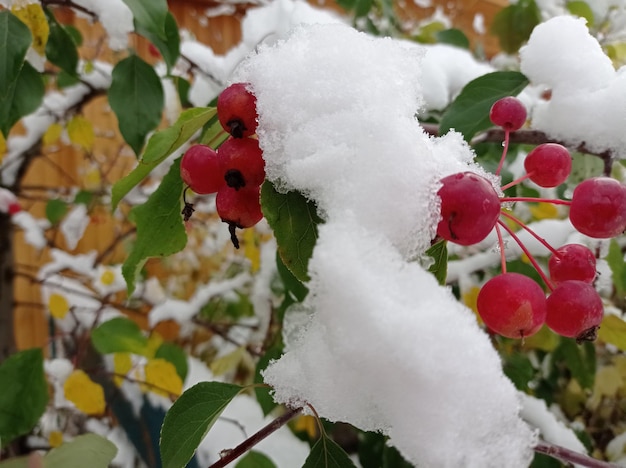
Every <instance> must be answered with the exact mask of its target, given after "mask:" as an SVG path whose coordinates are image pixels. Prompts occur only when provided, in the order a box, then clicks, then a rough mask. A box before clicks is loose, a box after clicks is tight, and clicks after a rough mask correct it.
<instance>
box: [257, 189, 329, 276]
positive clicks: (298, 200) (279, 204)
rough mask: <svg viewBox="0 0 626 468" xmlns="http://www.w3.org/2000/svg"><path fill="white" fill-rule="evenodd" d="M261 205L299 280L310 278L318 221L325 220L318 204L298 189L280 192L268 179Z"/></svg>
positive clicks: (290, 267)
mask: <svg viewBox="0 0 626 468" xmlns="http://www.w3.org/2000/svg"><path fill="white" fill-rule="evenodd" d="M261 208H262V210H263V215H264V216H265V219H267V222H268V223H269V225H270V227H271V228H272V229H273V231H274V236H275V237H276V241H277V243H278V253H279V254H280V258H281V259H282V261H283V263H284V264H285V266H286V267H287V268H288V269H289V271H291V272H292V273H293V274H294V276H295V277H296V278H298V279H299V280H300V281H308V279H309V275H308V272H307V267H308V264H309V258H311V255H312V253H313V248H314V247H315V242H316V241H317V236H318V234H317V225H318V224H319V223H321V222H322V219H321V218H320V217H319V216H318V214H317V210H316V207H315V204H314V203H313V202H311V201H309V200H307V199H306V198H305V197H304V196H303V195H302V194H301V193H298V192H288V193H279V192H278V191H277V190H276V188H275V187H274V186H273V185H272V184H271V183H269V182H267V181H266V182H265V183H263V186H262V187H261Z"/></svg>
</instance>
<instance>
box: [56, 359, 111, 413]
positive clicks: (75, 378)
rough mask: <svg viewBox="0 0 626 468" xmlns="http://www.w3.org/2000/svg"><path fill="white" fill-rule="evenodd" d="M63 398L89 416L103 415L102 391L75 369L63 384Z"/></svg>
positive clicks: (83, 373)
mask: <svg viewBox="0 0 626 468" xmlns="http://www.w3.org/2000/svg"><path fill="white" fill-rule="evenodd" d="M63 391H64V393H65V398H67V399H68V400H69V401H71V402H72V403H74V405H76V408H78V409H79V410H80V411H82V412H83V413H85V414H89V415H100V414H102V413H104V409H105V407H106V403H105V401H104V389H103V388H102V386H101V385H99V384H97V383H96V382H94V381H93V380H91V379H90V378H89V376H88V375H87V374H86V373H85V372H84V371H82V370H80V369H77V370H75V371H74V372H72V373H71V374H70V376H69V377H68V378H67V380H66V381H65V383H64V384H63Z"/></svg>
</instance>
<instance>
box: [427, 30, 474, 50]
mask: <svg viewBox="0 0 626 468" xmlns="http://www.w3.org/2000/svg"><path fill="white" fill-rule="evenodd" d="M435 39H436V40H437V42H439V43H441V44H449V45H453V46H456V47H460V48H462V49H469V47H470V42H469V39H468V38H467V36H466V35H465V33H464V32H463V31H461V30H460V29H457V28H450V29H444V30H442V31H438V32H436V33H435Z"/></svg>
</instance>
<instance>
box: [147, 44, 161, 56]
mask: <svg viewBox="0 0 626 468" xmlns="http://www.w3.org/2000/svg"><path fill="white" fill-rule="evenodd" d="M148 52H149V53H150V55H151V56H152V57H154V58H161V52H160V51H159V49H157V46H155V45H154V44H152V43H150V45H148Z"/></svg>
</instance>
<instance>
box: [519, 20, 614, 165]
mask: <svg viewBox="0 0 626 468" xmlns="http://www.w3.org/2000/svg"><path fill="white" fill-rule="evenodd" d="M520 57H521V71H522V73H524V74H525V75H526V76H527V77H528V78H529V79H530V81H531V83H532V84H533V85H541V86H544V87H545V88H546V89H549V90H551V97H550V99H549V100H539V101H537V102H536V104H535V106H534V107H533V108H532V109H531V112H530V117H531V125H532V127H533V128H535V129H538V130H542V131H545V132H546V133H548V134H549V135H550V136H551V137H552V138H555V139H559V140H563V141H566V142H568V143H570V144H572V145H577V144H580V143H583V142H584V143H585V144H586V145H587V146H588V147H589V148H590V149H592V150H594V151H597V152H602V151H605V150H611V151H613V152H614V154H615V155H616V156H617V157H620V158H624V157H626V149H625V148H626V132H624V124H626V68H621V69H620V70H618V71H616V70H615V69H614V68H613V65H612V63H611V60H610V59H609V57H608V56H607V55H605V54H604V52H603V51H602V48H601V46H600V44H599V43H598V41H597V39H595V38H594V37H593V36H591V35H590V34H589V31H588V30H587V27H586V26H585V21H584V20H583V19H577V18H573V17H570V16H558V17H555V18H552V19H550V20H548V21H546V22H545V23H542V24H540V25H538V26H537V27H536V28H535V29H534V30H533V33H532V34H531V36H530V39H529V41H528V44H527V45H526V46H524V47H523V48H522V49H521V50H520Z"/></svg>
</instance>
